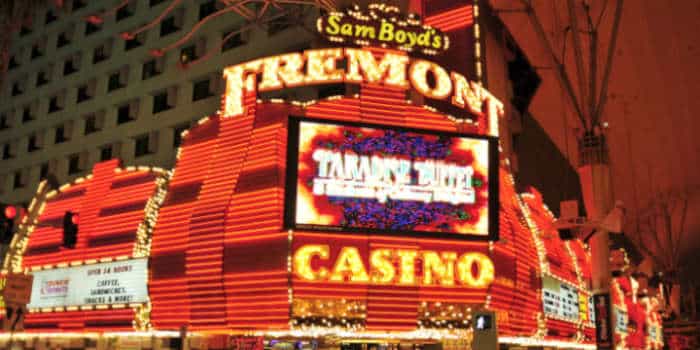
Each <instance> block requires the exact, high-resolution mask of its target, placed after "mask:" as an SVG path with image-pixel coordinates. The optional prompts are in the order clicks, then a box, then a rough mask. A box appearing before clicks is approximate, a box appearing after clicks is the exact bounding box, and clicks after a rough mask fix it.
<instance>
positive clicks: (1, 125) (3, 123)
mask: <svg viewBox="0 0 700 350" xmlns="http://www.w3.org/2000/svg"><path fill="white" fill-rule="evenodd" d="M9 128H10V124H9V123H8V121H7V114H5V113H3V114H0V130H5V129H9Z"/></svg>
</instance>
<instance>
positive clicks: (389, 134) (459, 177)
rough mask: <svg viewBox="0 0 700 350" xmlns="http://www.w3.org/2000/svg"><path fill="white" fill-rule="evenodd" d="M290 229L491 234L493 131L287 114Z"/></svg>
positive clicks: (493, 211)
mask: <svg viewBox="0 0 700 350" xmlns="http://www.w3.org/2000/svg"><path fill="white" fill-rule="evenodd" d="M288 140H289V151H288V163H287V170H288V174H287V179H288V180H287V181H288V186H287V189H288V191H287V198H286V199H287V200H286V204H287V205H286V209H285V211H286V213H285V214H286V215H285V219H286V224H287V226H288V227H290V228H297V229H307V230H308V229H311V230H326V231H327V230H331V231H339V232H383V233H389V234H399V235H423V236H426V235H427V236H431V237H437V236H440V237H450V238H469V239H484V240H485V239H491V240H495V239H496V238H497V233H498V229H497V227H496V226H497V222H498V221H497V219H498V203H497V198H498V195H497V190H498V189H497V177H496V176H497V175H496V168H497V159H496V156H497V154H498V152H497V149H496V147H497V143H496V140H495V139H494V138H489V137H484V136H469V135H461V134H449V133H435V132H433V131H423V130H412V129H401V128H389V127H385V126H376V125H364V124H354V123H339V122H328V121H322V120H314V119H296V118H294V119H292V120H291V121H290V125H289V138H288Z"/></svg>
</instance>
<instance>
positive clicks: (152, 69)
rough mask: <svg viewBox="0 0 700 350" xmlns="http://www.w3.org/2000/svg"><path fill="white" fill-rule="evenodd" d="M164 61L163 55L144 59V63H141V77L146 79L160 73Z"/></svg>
mask: <svg viewBox="0 0 700 350" xmlns="http://www.w3.org/2000/svg"><path fill="white" fill-rule="evenodd" d="M164 61H165V60H164V59H163V57H159V58H154V59H152V60H149V61H146V63H144V64H143V70H142V71H141V79H143V80H147V79H150V78H153V77H155V76H156V75H159V74H160V73H162V70H163V62H164Z"/></svg>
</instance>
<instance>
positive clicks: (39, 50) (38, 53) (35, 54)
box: [29, 42, 45, 60]
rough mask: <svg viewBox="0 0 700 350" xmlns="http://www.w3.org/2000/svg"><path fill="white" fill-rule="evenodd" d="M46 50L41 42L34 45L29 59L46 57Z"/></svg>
mask: <svg viewBox="0 0 700 350" xmlns="http://www.w3.org/2000/svg"><path fill="white" fill-rule="evenodd" d="M44 49H45V45H44V44H42V43H41V42H39V43H36V44H34V45H32V53H31V54H30V56H29V58H30V59H32V60H33V59H37V58H39V57H42V56H44Z"/></svg>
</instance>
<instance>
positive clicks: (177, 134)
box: [173, 123, 190, 148]
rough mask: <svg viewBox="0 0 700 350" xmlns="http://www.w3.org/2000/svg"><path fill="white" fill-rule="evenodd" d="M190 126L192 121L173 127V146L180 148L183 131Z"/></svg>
mask: <svg viewBox="0 0 700 350" xmlns="http://www.w3.org/2000/svg"><path fill="white" fill-rule="evenodd" d="M189 128H190V123H185V124H181V125H177V126H175V128H174V129H173V148H178V147H180V145H181V144H182V132H183V131H185V130H187V129H189Z"/></svg>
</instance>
